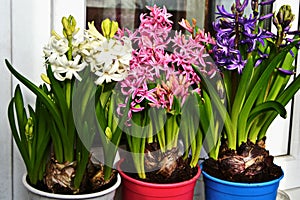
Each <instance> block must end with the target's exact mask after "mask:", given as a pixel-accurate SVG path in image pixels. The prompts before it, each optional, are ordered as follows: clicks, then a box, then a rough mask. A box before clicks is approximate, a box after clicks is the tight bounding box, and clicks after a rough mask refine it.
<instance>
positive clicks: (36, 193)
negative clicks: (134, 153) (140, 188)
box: [22, 174, 121, 200]
mask: <svg viewBox="0 0 300 200" xmlns="http://www.w3.org/2000/svg"><path fill="white" fill-rule="evenodd" d="M26 176H27V174H24V175H23V178H22V182H23V184H24V186H25V187H26V189H27V191H28V200H53V199H57V200H61V199H73V200H75V199H88V200H99V199H101V200H113V199H114V196H115V192H116V190H117V188H118V187H119V186H120V184H121V177H120V175H119V174H118V175H117V182H116V183H115V184H114V185H113V186H112V187H110V188H108V189H106V190H103V191H100V192H95V193H90V194H79V195H64V194H54V193H48V192H44V191H41V190H37V189H35V188H34V187H32V186H31V185H29V184H28V183H27V181H26Z"/></svg>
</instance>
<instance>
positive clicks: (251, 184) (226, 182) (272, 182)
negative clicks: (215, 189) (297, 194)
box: [200, 164, 284, 187]
mask: <svg viewBox="0 0 300 200" xmlns="http://www.w3.org/2000/svg"><path fill="white" fill-rule="evenodd" d="M202 167H203V165H202V164H201V165H200V168H201V170H202V174H203V176H204V177H207V178H209V179H211V180H212V181H215V182H219V183H222V184H226V185H231V186H236V187H249V186H253V187H258V186H268V185H272V184H274V183H276V182H279V181H280V180H281V179H282V178H283V177H284V173H283V171H282V176H280V177H279V178H277V179H274V180H271V181H266V182H260V183H241V182H232V181H226V180H222V179H219V178H216V177H214V176H211V175H209V174H208V173H206V172H205V171H204V170H203V169H202Z"/></svg>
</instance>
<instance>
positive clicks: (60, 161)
mask: <svg viewBox="0 0 300 200" xmlns="http://www.w3.org/2000/svg"><path fill="white" fill-rule="evenodd" d="M62 25H63V36H60V35H59V34H58V33H56V32H55V31H52V36H51V38H50V40H49V43H48V44H47V45H46V46H45V47H44V57H45V69H46V72H47V73H46V74H42V76H41V77H42V79H43V80H44V82H45V83H44V84H41V85H40V86H37V85H35V84H33V83H32V82H31V81H30V80H28V79H27V78H25V77H24V76H23V75H22V74H20V73H19V72H18V71H17V70H16V69H15V68H14V67H13V66H12V65H11V64H10V63H9V61H7V60H6V61H5V62H6V65H7V67H8V69H9V70H10V72H11V73H12V74H13V75H14V77H16V78H17V79H18V80H19V81H20V82H21V83H22V84H23V85H24V86H26V87H27V88H28V89H29V90H30V91H31V92H33V94H34V95H35V97H36V101H35V107H32V106H30V105H29V106H28V109H26V107H25V106H24V102H23V95H22V92H21V89H20V86H19V85H17V87H16V89H15V93H14V96H13V98H12V100H11V102H10V104H9V108H8V117H9V122H10V126H11V130H12V135H13V137H14V140H15V142H16V144H17V147H18V148H19V151H20V153H21V156H22V158H23V160H24V163H25V166H26V170H27V174H26V175H25V176H24V178H23V179H24V180H23V181H24V184H25V185H26V186H28V187H29V190H31V191H33V192H36V191H38V190H41V191H39V192H38V193H39V194H41V195H44V196H45V197H44V198H46V197H47V196H49V197H50V198H57V199H91V198H95V199H96V198H106V199H113V197H114V191H115V190H116V188H117V187H118V186H119V185H120V177H119V175H118V174H117V172H116V170H113V169H112V166H113V162H114V158H115V155H116V151H117V147H118V144H119V142H120V138H121V134H122V131H121V130H122V128H121V127H119V126H118V125H119V124H124V123H123V122H122V120H123V121H124V120H125V117H124V118H116V117H115V116H114V115H112V113H113V110H114V107H115V106H116V105H115V100H114V99H115V98H117V95H115V93H114V92H113V87H114V85H115V84H116V82H118V81H120V80H123V79H124V78H125V77H126V75H127V73H128V70H129V60H130V59H131V52H132V47H131V41H130V40H129V38H128V37H125V36H124V37H122V38H119V39H116V38H114V35H115V33H116V31H117V30H118V24H117V23H116V22H112V21H110V20H109V19H106V20H104V21H103V22H102V32H103V34H100V33H99V32H98V31H97V30H96V28H95V26H94V23H93V22H92V23H89V25H88V26H89V29H88V30H84V31H83V32H80V30H79V28H77V27H76V21H75V19H74V18H73V17H72V16H69V17H68V18H66V17H63V18H62ZM95 135H99V137H100V138H101V142H102V146H103V154H104V162H103V163H100V162H94V161H93V155H92V152H91V151H90V148H91V146H92V143H93V138H94V136H95ZM50 193H54V194H50ZM32 195H33V196H34V195H37V194H32ZM102 195H106V196H102ZM32 198H33V197H32ZM37 198H40V197H37Z"/></svg>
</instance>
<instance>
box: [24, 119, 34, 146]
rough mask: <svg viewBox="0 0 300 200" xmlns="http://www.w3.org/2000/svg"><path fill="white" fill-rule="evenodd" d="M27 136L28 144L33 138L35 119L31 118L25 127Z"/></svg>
mask: <svg viewBox="0 0 300 200" xmlns="http://www.w3.org/2000/svg"><path fill="white" fill-rule="evenodd" d="M25 135H26V139H27V141H28V142H30V141H31V140H32V138H33V119H32V117H29V118H28V120H27V123H26V125H25Z"/></svg>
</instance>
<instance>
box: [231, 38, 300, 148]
mask: <svg viewBox="0 0 300 200" xmlns="http://www.w3.org/2000/svg"><path fill="white" fill-rule="evenodd" d="M297 42H298V41H297ZM295 44H296V42H294V43H291V44H290V45H288V46H287V47H285V48H284V49H283V50H282V51H281V52H280V53H279V54H277V55H276V56H275V57H274V58H273V59H272V61H271V62H270V63H269V64H268V66H267V67H266V69H265V70H264V72H263V73H262V75H261V76H260V77H259V79H258V80H257V82H256V84H255V85H254V88H253V89H252V90H251V92H250V94H249V96H248V98H247V100H246V101H245V104H244V106H243V108H242V110H241V112H240V115H239V119H238V123H237V125H238V136H239V139H238V140H239V141H238V145H240V144H241V143H242V142H245V141H246V140H247V135H248V133H247V132H246V131H247V121H248V118H249V114H250V112H251V110H252V109H253V105H254V103H255V101H256V99H257V97H258V94H260V93H261V89H262V88H264V86H265V85H266V84H268V82H267V81H266V80H268V79H269V77H270V75H271V74H272V72H273V71H274V69H275V68H276V67H278V66H279V65H280V62H281V61H282V60H283V58H284V57H285V55H286V54H287V53H289V51H290V50H291V49H292V48H293V47H294V46H295ZM260 67H261V66H260Z"/></svg>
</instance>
